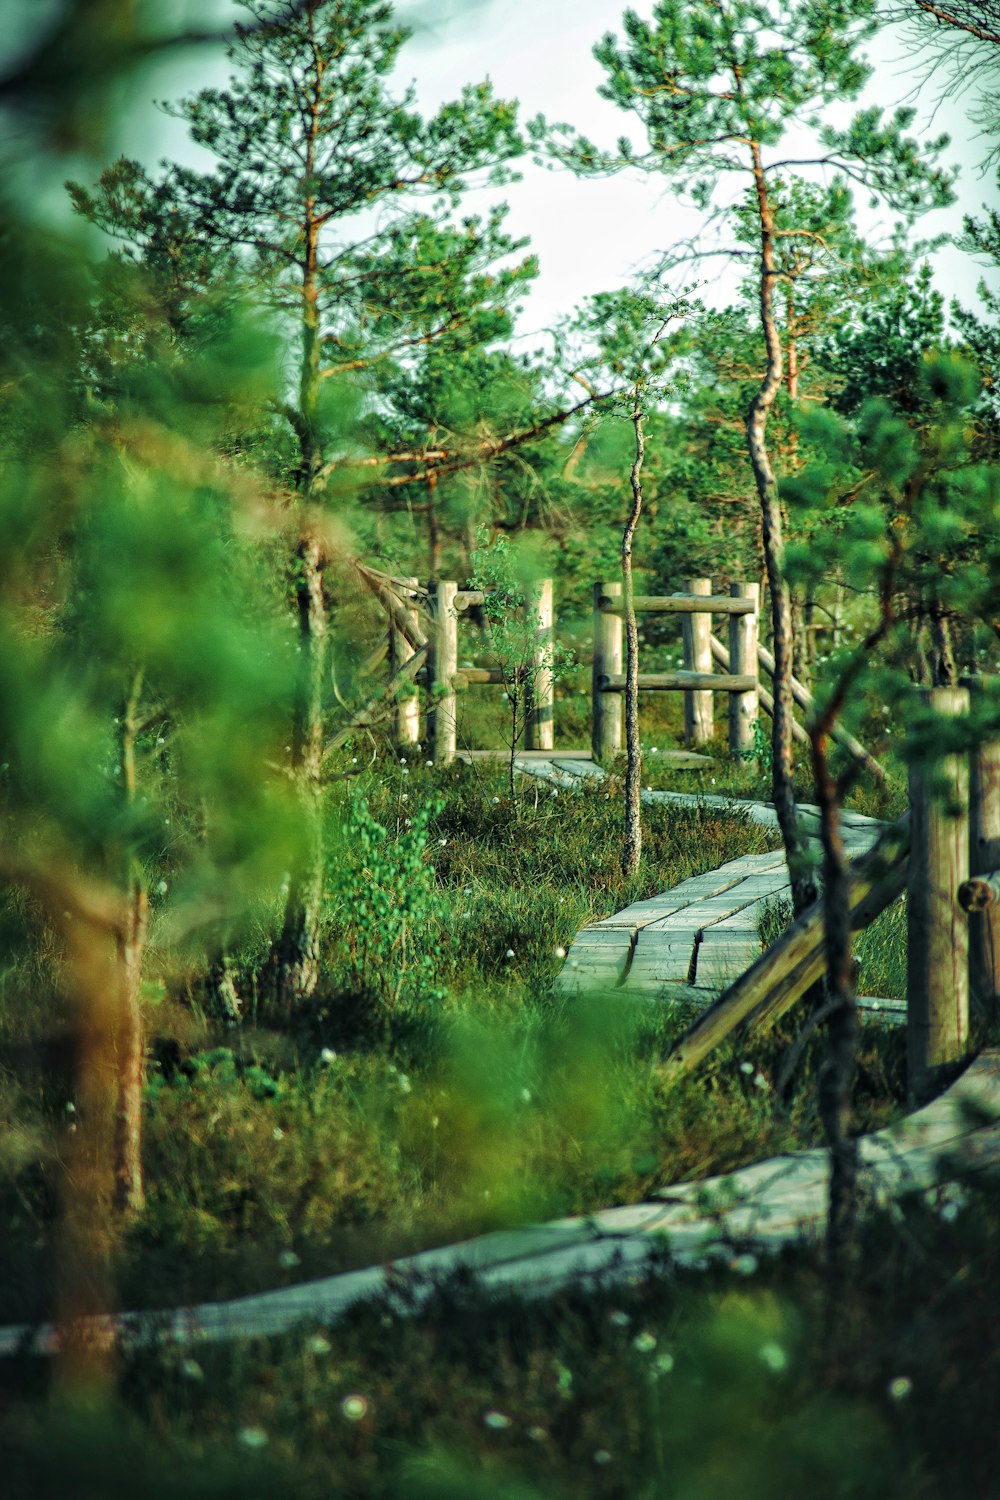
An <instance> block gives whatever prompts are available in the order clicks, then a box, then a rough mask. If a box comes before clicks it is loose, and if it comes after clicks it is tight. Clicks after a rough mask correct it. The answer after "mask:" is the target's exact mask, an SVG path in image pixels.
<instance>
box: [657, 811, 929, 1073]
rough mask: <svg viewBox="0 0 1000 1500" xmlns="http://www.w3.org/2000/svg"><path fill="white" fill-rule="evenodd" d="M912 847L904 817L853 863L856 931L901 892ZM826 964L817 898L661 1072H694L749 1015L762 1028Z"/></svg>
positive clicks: (705, 1017) (697, 1024) (683, 1041)
mask: <svg viewBox="0 0 1000 1500" xmlns="http://www.w3.org/2000/svg"><path fill="white" fill-rule="evenodd" d="M909 848H910V830H909V819H908V818H902V819H900V821H899V822H898V823H894V824H893V825H892V827H891V828H889V829H887V830H886V833H885V834H884V835H883V837H882V839H880V841H879V843H878V844H877V845H876V847H875V849H873V850H872V852H871V853H870V854H868V855H865V856H864V857H863V858H862V859H860V860H858V861H857V863H856V864H855V865H854V866H852V870H851V885H850V893H849V901H850V907H851V914H852V925H853V926H854V928H855V930H857V929H858V928H860V927H864V926H867V925H868V923H869V922H871V921H873V920H874V918H875V917H876V916H878V914H879V912H881V911H884V910H885V908H886V907H887V906H888V905H890V903H891V902H892V901H894V900H895V899H896V897H897V896H899V895H900V893H901V892H902V890H903V887H904V886H905V884H906V864H907V856H908V854H909ZM825 967H826V955H825V952H824V946H823V908H822V903H821V902H819V901H817V902H815V903H814V904H813V905H812V906H811V907H809V909H808V911H805V912H803V913H802V915H801V916H800V917H799V918H798V920H797V921H795V922H794V923H793V924H792V926H791V927H789V929H788V931H787V932H785V933H784V934H783V935H782V937H780V938H779V939H778V941H777V943H775V944H774V946H773V947H772V948H770V949H769V950H768V952H767V953H765V954H763V955H762V956H761V957H760V958H759V959H758V960H757V962H756V963H755V964H754V965H753V966H752V967H751V968H750V969H749V970H748V971H747V972H746V973H745V974H743V975H742V976H741V977H740V978H739V979H737V980H736V982H735V983H734V984H733V985H731V986H730V988H729V989H728V990H726V992H725V993H724V994H723V995H720V997H719V999H718V1000H717V1001H716V1003H715V1004H714V1005H713V1006H711V1007H710V1008H709V1009H708V1010H707V1011H706V1012H705V1013H704V1015H702V1016H700V1017H699V1018H698V1020H697V1021H695V1023H694V1024H693V1025H692V1026H690V1027H689V1028H688V1030H687V1031H686V1032H685V1034H684V1036H683V1037H681V1039H680V1040H679V1042H678V1043H677V1045H676V1046H675V1047H674V1049H673V1051H672V1052H671V1053H670V1055H669V1056H668V1057H667V1058H666V1059H665V1060H664V1062H663V1064H662V1065H661V1066H662V1071H663V1072H664V1074H666V1076H667V1077H668V1078H669V1077H677V1076H680V1075H681V1074H683V1073H687V1072H690V1070H691V1069H692V1068H694V1067H696V1066H697V1064H698V1063H699V1062H700V1061H701V1060H702V1058H703V1057H705V1056H707V1054H708V1053H709V1052H710V1051H711V1050H712V1048H713V1047H715V1046H716V1045H717V1044H718V1043H719V1042H720V1041H722V1040H723V1038H724V1037H726V1036H728V1035H729V1034H730V1032H731V1031H733V1030H734V1029H735V1028H736V1027H737V1026H739V1025H740V1024H741V1023H742V1022H744V1021H746V1020H748V1019H750V1018H753V1024H754V1025H755V1026H756V1027H758V1028H760V1029H763V1028H764V1027H765V1026H766V1025H768V1024H770V1023H772V1022H773V1021H774V1020H776V1019H777V1018H778V1016H780V1015H783V1014H784V1012H785V1011H786V1010H787V1009H788V1008H789V1007H790V1006H791V1005H792V1004H794V1002H795V1001H796V1000H797V999H798V998H799V996H800V995H801V994H802V993H803V992H804V991H805V990H806V989H808V987H809V985H810V984H813V983H814V982H815V981H816V980H817V979H818V978H819V977H820V975H821V974H822V973H823V971H824V969H825Z"/></svg>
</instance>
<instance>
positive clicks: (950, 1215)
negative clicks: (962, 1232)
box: [941, 1203, 959, 1224]
mask: <svg viewBox="0 0 1000 1500" xmlns="http://www.w3.org/2000/svg"><path fill="white" fill-rule="evenodd" d="M958 1214H959V1208H958V1204H957V1203H942V1205H941V1218H942V1219H943V1220H944V1222H945V1223H946V1224H954V1222H955V1220H956V1219H957V1218H958Z"/></svg>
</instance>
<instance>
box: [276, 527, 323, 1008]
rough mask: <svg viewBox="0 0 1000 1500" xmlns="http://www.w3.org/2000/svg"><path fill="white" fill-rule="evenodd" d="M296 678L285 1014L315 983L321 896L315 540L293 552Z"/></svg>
mask: <svg viewBox="0 0 1000 1500" xmlns="http://www.w3.org/2000/svg"><path fill="white" fill-rule="evenodd" d="M296 557H297V561H298V580H297V589H296V597H297V604H298V616H299V652H300V660H299V672H298V682H297V685H296V701H295V717H294V722H293V726H292V774H293V776H294V778H295V783H296V788H297V791H298V796H299V806H300V808H301V812H302V840H301V845H300V848H299V851H298V856H297V859H296V862H295V864H296V867H295V869H293V870H292V871H291V875H290V879H289V887H288V895H287V898H286V902H285V917H284V923H283V926H282V932H281V939H280V942H279V946H278V975H277V999H278V1003H279V1005H280V1006H281V1007H282V1008H283V1009H284V1010H285V1011H286V1012H288V1013H289V1014H290V1013H291V1012H292V1010H293V1009H294V1008H295V1007H296V1006H297V1005H299V1004H301V1003H302V1002H303V1001H305V1000H308V999H309V998H310V997H311V996H312V995H313V994H314V992H315V989H316V985H317V982H318V980H319V963H320V941H319V928H320V912H321V907H322V897H323V821H322V819H323V786H322V772H323V683H324V680H325V673H326V654H327V618H326V600H325V598H324V596H323V567H324V557H323V551H322V547H321V544H320V541H319V539H318V538H317V537H315V536H309V535H307V536H306V537H304V538H303V540H302V541H301V542H300V543H299V546H298V549H297V553H296Z"/></svg>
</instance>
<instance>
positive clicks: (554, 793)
mask: <svg viewBox="0 0 1000 1500" xmlns="http://www.w3.org/2000/svg"><path fill="white" fill-rule="evenodd" d="M558 795H559V788H558V787H557V786H554V787H553V788H552V790H551V792H550V793H549V796H550V797H558Z"/></svg>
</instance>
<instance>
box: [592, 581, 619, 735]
mask: <svg viewBox="0 0 1000 1500" xmlns="http://www.w3.org/2000/svg"><path fill="white" fill-rule="evenodd" d="M621 594H622V586H621V584H620V583H596V584H595V585H594V625H593V628H594V666H593V673H592V676H591V722H592V728H591V748H592V749H593V752H594V759H595V760H596V761H598V762H600V761H607V760H613V759H614V757H615V756H616V755H617V754H618V753H619V751H620V750H621V748H622V704H621V699H620V698H613V697H610V696H609V695H608V694H607V693H605V692H603V691H602V688H601V683H602V682H603V680H604V678H605V677H614V676H620V674H621V670H622V645H623V636H624V631H623V628H622V621H621V619H620V617H618V616H615V615H609V614H605V613H603V612H602V611H601V609H600V605H599V601H600V600H601V599H602V598H611V599H620V598H621ZM621 682H622V685H623V686H624V682H625V679H624V677H621Z"/></svg>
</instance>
